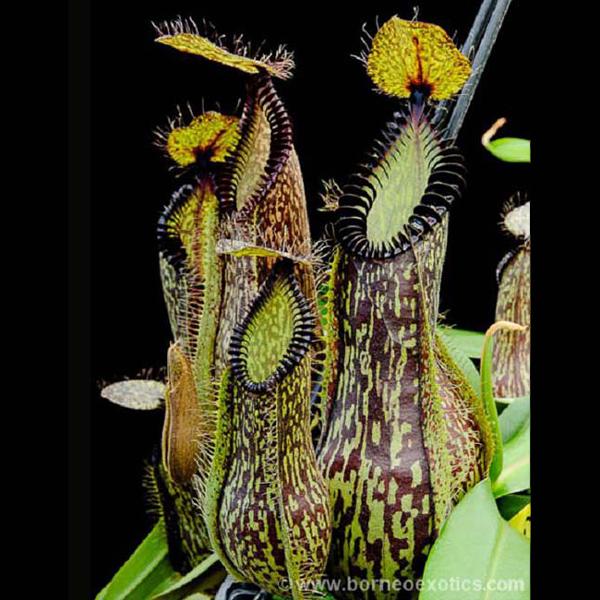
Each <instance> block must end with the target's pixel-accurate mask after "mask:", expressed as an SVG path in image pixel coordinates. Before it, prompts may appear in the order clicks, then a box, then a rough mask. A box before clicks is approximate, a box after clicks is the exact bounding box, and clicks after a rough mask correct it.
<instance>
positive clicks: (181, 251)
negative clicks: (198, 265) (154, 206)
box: [156, 184, 194, 272]
mask: <svg viewBox="0 0 600 600" xmlns="http://www.w3.org/2000/svg"><path fill="white" fill-rule="evenodd" d="M193 193H194V187H193V186H192V185H190V184H185V185H182V186H181V187H180V188H179V189H178V190H177V191H175V192H173V195H172V196H171V199H170V200H169V202H168V204H167V205H166V206H165V207H164V208H163V210H162V211H161V214H160V216H159V218H158V224H157V226H156V237H157V241H158V251H159V253H160V254H161V256H163V257H164V259H165V260H166V261H167V262H168V263H169V265H171V266H172V267H173V268H174V269H175V271H176V272H181V270H182V268H183V266H184V264H185V262H186V259H187V255H186V251H185V248H184V247H183V245H182V243H181V239H180V238H179V236H177V235H174V233H173V231H172V230H171V228H170V227H169V220H170V219H171V217H172V216H173V215H174V214H175V213H176V211H177V210H179V209H180V208H181V207H182V206H183V205H184V204H185V203H186V202H187V201H188V200H189V198H190V196H191V195H192V194H193Z"/></svg>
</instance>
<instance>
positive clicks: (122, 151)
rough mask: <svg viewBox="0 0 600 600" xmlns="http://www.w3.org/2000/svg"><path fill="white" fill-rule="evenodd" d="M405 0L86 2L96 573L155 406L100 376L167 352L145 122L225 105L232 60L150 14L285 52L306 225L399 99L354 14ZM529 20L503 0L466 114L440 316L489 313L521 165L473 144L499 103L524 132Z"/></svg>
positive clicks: (240, 85) (464, 24) (520, 7)
mask: <svg viewBox="0 0 600 600" xmlns="http://www.w3.org/2000/svg"><path fill="white" fill-rule="evenodd" d="M413 4H414V3H409V2H395V3H386V2H365V3H361V4H360V5H352V6H351V5H350V4H349V3H331V2H330V3H325V2H321V3H307V2H296V3H283V2H281V3H277V4H275V3H266V2H255V3H245V4H244V5H241V6H238V5H235V4H232V3H229V2H215V1H213V2H211V3H201V2H171V1H169V2H166V1H165V2H156V3H139V4H137V5H136V3H129V4H126V3H124V2H121V3H117V2H114V1H104V2H102V3H99V2H97V3H95V5H94V7H93V12H92V28H93V38H92V39H93V61H92V82H93V83H92V115H93V122H92V133H93V135H92V252H93V255H92V271H91V273H92V345H91V352H92V379H93V381H92V384H91V385H92V388H91V395H92V398H91V401H92V415H91V416H92V423H91V425H92V473H91V474H92V588H93V591H94V593H96V592H97V591H99V590H100V589H101V587H102V586H103V585H104V584H105V583H106V582H107V581H108V579H110V577H111V576H112V574H113V573H114V572H115V571H116V569H117V568H118V567H119V566H120V565H121V564H122V563H123V562H124V560H125V559H126V558H127V557H128V556H129V555H130V553H131V552H132V551H133V550H134V549H135V547H136V546H137V544H138V543H139V542H140V541H141V539H142V538H143V536H144V535H145V534H146V532H147V531H148V529H149V526H150V519H149V517H148V515H147V514H146V507H145V501H144V492H143V486H142V476H143V461H144V460H145V459H146V458H147V457H148V456H149V454H150V452H151V450H152V447H153V445H154V444H156V443H157V441H158V440H159V436H160V429H161V415H160V414H158V413H157V414H154V413H140V412H133V411H128V410H126V409H122V408H119V407H117V406H113V405H111V404H110V403H108V402H106V401H104V400H102V399H101V398H100V397H99V393H98V392H99V385H100V383H101V382H103V381H113V380H116V379H119V378H122V376H130V377H131V376H135V375H136V374H137V373H139V372H140V371H141V370H142V369H147V368H153V369H159V368H160V367H162V366H163V365H164V362H165V357H166V350H167V347H168V344H169V340H170V334H169V328H168V321H167V315H166V311H165V309H164V305H163V301H162V292H161V289H160V281H159V274H158V265H157V259H156V243H155V224H156V219H157V215H158V212H159V210H160V208H161V207H162V205H163V204H164V203H165V202H166V201H167V199H168V198H169V196H170V194H171V193H172V191H173V190H174V189H175V188H176V186H177V185H178V184H177V182H176V181H175V179H174V177H173V175H172V174H171V173H169V172H168V171H167V167H168V163H167V161H166V159H165V158H164V156H162V155H161V153H160V152H159V151H158V149H156V148H155V147H153V145H152V141H153V135H152V132H153V130H154V129H155V128H156V127H157V126H160V125H163V124H165V123H166V117H167V116H174V115H175V114H176V110H177V109H176V107H177V105H181V106H185V105H186V103H187V102H188V101H189V102H190V104H191V105H192V108H194V109H195V110H196V112H199V111H200V108H201V105H202V98H204V99H205V104H206V107H207V108H215V107H216V104H215V102H220V105H221V109H222V111H223V112H228V111H229V112H231V111H233V109H234V107H235V105H236V101H237V99H238V98H239V97H241V96H242V95H243V91H244V83H245V79H244V76H243V74H241V73H237V72H235V71H234V70H232V69H227V68H226V67H221V66H219V65H212V64H210V63H208V62H207V61H204V60H202V59H200V58H197V57H192V56H186V55H183V54H180V53H177V52H175V51H174V50H172V49H170V48H167V47H165V46H162V45H160V44H156V43H154V42H153V39H154V32H153V28H152V26H151V21H155V22H156V21H162V20H164V19H172V18H174V17H176V16H178V15H181V16H183V17H186V16H192V17H194V18H196V19H198V20H199V19H201V18H202V17H203V16H205V17H207V18H208V19H209V20H210V21H212V22H213V23H214V24H215V25H216V27H217V29H218V30H219V31H220V32H223V33H240V32H243V33H244V34H245V37H246V38H247V39H249V40H252V41H255V42H260V41H262V40H263V39H265V40H266V41H267V43H266V45H265V47H266V48H275V47H276V46H277V45H278V44H280V43H285V44H286V45H287V46H288V47H289V48H290V49H291V50H293V51H294V52H295V58H296V69H295V75H294V77H293V79H292V80H290V81H287V82H277V89H278V91H279V93H280V95H281V97H282V99H283V100H284V102H285V104H286V107H287V109H288V112H289V113H290V115H291V117H292V119H293V122H294V128H295V142H296V148H297V150H298V154H299V156H300V161H301V165H302V168H303V173H304V177H305V185H306V191H307V200H308V205H309V211H310V213H311V217H312V227H313V235H314V237H315V238H316V237H317V236H318V235H319V233H320V231H321V228H322V225H323V221H322V219H323V213H318V212H316V208H317V207H318V206H319V202H320V201H319V198H318V194H319V192H320V191H321V186H320V182H321V180H323V179H328V178H335V179H336V180H338V181H339V182H340V183H343V182H344V178H345V177H347V175H348V174H349V173H351V171H352V169H353V166H354V165H355V164H356V163H358V162H360V161H361V160H362V159H363V157H364V154H365V152H366V151H367V150H369V148H370V146H371V144H372V141H373V139H374V138H375V137H377V136H378V133H379V131H380V130H381V128H382V126H383V125H384V123H385V122H386V121H387V120H388V119H389V118H390V116H391V114H392V112H393V110H394V108H395V102H394V101H393V100H392V99H388V98H385V97H383V96H381V95H378V94H376V93H374V91H373V89H372V85H371V83H370V81H369V79H368V78H367V76H366V74H365V72H364V68H363V67H362V65H361V64H360V63H359V62H358V61H356V60H355V59H353V58H351V56H350V55H352V54H358V53H359V52H360V50H361V48H362V46H361V44H360V38H361V36H362V35H363V34H362V32H361V27H362V25H363V23H366V24H367V30H368V31H369V32H371V33H374V31H375V30H376V25H375V17H376V16H379V21H380V23H383V22H384V21H385V20H387V19H388V18H389V17H390V16H392V15H393V14H398V15H399V16H401V17H403V18H409V19H410V18H412V16H413V9H412V7H413ZM478 5H479V2H477V1H466V0H462V1H460V2H434V1H429V0H424V1H422V2H420V4H419V6H420V12H419V19H420V20H423V21H429V22H434V23H437V24H438V25H441V26H442V27H444V29H446V31H448V32H449V33H450V34H451V35H452V34H453V33H454V32H456V39H457V40H458V41H459V42H460V41H462V40H464V38H465V36H466V34H467V32H468V30H469V28H470V26H471V23H472V20H473V18H474V16H475V14H476V11H477V8H478ZM530 26H531V23H530V20H529V14H528V9H527V2H526V1H525V0H514V1H513V3H512V6H511V8H510V9H509V12H508V15H507V17H506V20H505V23H504V26H503V29H502V31H501V33H500V36H499V39H498V42H497V44H496V46H495V48H494V51H493V54H492V56H491V58H490V61H489V63H488V65H487V67H486V71H485V73H484V75H483V77H482V81H481V84H480V86H479V89H478V91H477V93H476V96H475V98H474V101H473V104H472V106H471V109H470V111H469V114H468V116H467V119H466V121H465V123H464V126H463V130H462V133H461V135H460V137H459V140H458V142H459V145H460V147H461V148H462V150H463V151H464V153H465V155H466V158H467V165H468V168H469V178H468V186H469V187H468V191H467V193H466V195H465V196H464V197H463V198H462V199H461V200H460V202H459V203H458V204H457V205H456V206H455V208H454V209H453V213H452V219H451V224H450V237H449V248H448V255H447V260H446V265H445V271H444V279H443V284H442V298H441V309H442V311H444V312H445V314H446V320H447V321H448V322H450V323H452V324H456V325H458V326H460V327H463V328H467V329H476V330H480V331H483V330H485V329H486V328H487V327H488V326H489V325H490V324H491V323H492V322H493V314H494V303H495V294H496V285H495V277H494V271H495V267H496V264H497V263H498V261H499V260H500V258H501V257H502V255H503V253H504V251H505V250H506V249H507V247H508V246H509V242H508V239H507V238H506V236H505V235H504V234H503V233H502V232H501V231H500V228H499V226H498V223H499V220H500V213H501V211H502V208H503V206H504V205H505V203H506V201H507V200H508V199H509V198H510V196H511V195H512V194H513V193H515V192H516V191H518V190H527V189H528V187H529V166H528V165H518V164H508V163H502V162H500V161H498V160H497V159H495V158H494V157H492V156H491V155H489V154H488V153H487V152H486V151H485V150H484V149H483V148H482V147H481V144H480V138H481V134H482V133H483V132H484V131H485V130H486V129H487V128H488V127H489V126H490V125H491V124H492V123H493V122H494V120H495V119H496V118H498V117H500V116H504V117H507V118H508V124H507V125H506V126H505V128H504V129H503V130H502V133H501V135H514V136H517V137H525V138H529V137H530V122H529V121H530V116H531V104H530V96H529V95H528V94H527V93H525V91H526V90H527V89H528V87H529V86H530V83H531V82H530V78H531V74H530V73H531V64H530V60H529V56H530V48H529V47H528V41H527V40H528V36H527V35H526V34H525V32H526V31H528V30H529V28H530Z"/></svg>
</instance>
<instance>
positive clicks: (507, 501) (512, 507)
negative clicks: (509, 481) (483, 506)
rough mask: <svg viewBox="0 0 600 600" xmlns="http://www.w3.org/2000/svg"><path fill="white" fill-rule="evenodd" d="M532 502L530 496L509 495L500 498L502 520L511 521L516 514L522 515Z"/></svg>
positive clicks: (498, 502)
mask: <svg viewBox="0 0 600 600" xmlns="http://www.w3.org/2000/svg"><path fill="white" fill-rule="evenodd" d="M530 502H531V495H529V494H509V495H508V496H502V498H498V500H497V504H498V510H499V511H500V514H501V515H502V518H503V519H505V520H506V521H510V519H512V518H513V517H514V516H515V515H516V514H518V513H520V512H521V511H522V510H523V509H524V508H525V507H526V506H527V505H528V504H529V503H530Z"/></svg>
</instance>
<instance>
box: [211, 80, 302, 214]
mask: <svg viewBox="0 0 600 600" xmlns="http://www.w3.org/2000/svg"><path fill="white" fill-rule="evenodd" d="M263 115H264V118H265V119H266V122H267V124H268V128H269V129H268V133H269V139H268V144H269V148H268V155H266V156H264V157H263V164H262V165H261V166H260V169H261V173H260V177H259V178H258V181H257V182H256V184H255V185H254V186H253V190H252V192H251V193H250V194H249V196H248V197H247V198H243V199H242V201H241V202H240V199H239V198H238V192H239V186H240V182H241V181H242V176H243V174H244V169H245V168H246V166H247V164H248V161H249V160H250V158H251V155H252V151H253V147H252V145H253V142H254V141H255V136H256V135H258V128H259V119H261V118H262V117H263ZM239 139H240V141H239V143H238V145H237V147H236V149H235V150H234V151H233V152H232V154H231V155H230V156H229V157H228V158H227V159H226V160H225V162H224V164H223V168H222V170H221V172H220V173H219V176H218V178H217V193H218V196H219V200H220V202H221V205H222V207H223V210H224V211H225V212H238V213H239V216H240V218H243V217H244V215H249V214H251V212H252V210H253V209H254V208H255V207H256V205H257V204H258V203H259V202H261V201H262V199H263V198H264V197H265V196H266V194H267V193H268V192H269V190H270V189H271V187H272V185H273V184H274V182H275V180H276V179H277V176H278V175H279V173H280V172H281V170H282V169H283V167H284V165H285V163H286V162H287V160H288V159H289V157H290V154H291V152H292V148H293V140H292V122H291V119H290V117H289V115H288V113H287V111H286V109H285V107H284V105H283V102H282V101H281V99H280V98H279V96H278V94H277V92H276V91H275V87H274V86H273V81H272V79H271V77H270V76H269V74H268V73H267V72H265V71H263V72H261V73H260V74H258V75H256V76H253V77H252V78H251V80H250V81H249V82H248V87H247V93H246V101H245V103H244V108H243V112H242V116H241V119H240V123H239Z"/></svg>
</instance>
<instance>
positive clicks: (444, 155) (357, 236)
mask: <svg viewBox="0 0 600 600" xmlns="http://www.w3.org/2000/svg"><path fill="white" fill-rule="evenodd" d="M407 118H408V114H405V113H395V114H394V120H393V121H391V122H390V123H388V125H387V126H386V128H385V130H384V132H383V138H384V142H376V147H375V149H374V150H373V152H372V153H371V154H370V156H372V157H373V159H374V160H372V161H371V162H370V163H368V164H364V165H360V167H359V172H358V173H356V174H355V175H354V176H353V177H352V179H351V182H350V183H349V184H348V185H346V186H345V187H344V194H343V195H342V197H341V198H340V203H339V209H338V213H337V221H336V234H337V238H338V240H339V241H340V243H341V244H342V246H343V247H344V249H345V250H346V251H348V252H349V253H350V254H353V255H355V256H358V257H361V258H366V259H384V258H391V257H393V256H396V255H398V254H401V253H402V252H405V251H406V250H408V249H409V248H411V247H412V245H414V244H415V243H416V242H418V241H419V240H420V239H421V237H422V236H423V234H424V233H425V232H427V231H430V230H431V229H432V228H433V227H434V226H435V225H436V224H438V223H440V222H441V220H442V218H443V217H444V216H445V215H446V213H448V212H449V210H450V207H451V206H452V204H453V202H454V201H455V200H456V199H457V198H459V197H460V195H461V194H462V191H463V189H464V187H465V184H466V181H465V177H464V174H465V171H466V169H465V166H464V159H463V156H462V154H461V153H460V151H459V150H458V149H457V148H456V147H455V146H453V142H452V141H451V140H447V141H445V140H441V139H437V138H434V137H432V138H431V139H430V140H428V143H429V144H431V150H430V152H433V151H434V150H438V151H439V156H440V159H439V160H438V162H437V164H436V166H435V168H434V169H433V171H432V172H431V175H430V177H429V181H428V183H427V187H426V188H425V192H424V194H423V196H422V198H421V201H420V203H419V204H418V205H417V206H416V207H415V209H414V211H413V214H412V215H411V216H410V217H409V219H408V223H407V224H406V225H405V226H404V231H399V232H398V233H397V234H396V235H395V236H394V237H393V238H392V240H390V241H386V242H383V243H378V244H374V243H373V242H371V241H370V240H369V239H368V238H367V215H368V213H369V210H370V209H371V206H372V205H373V203H374V201H375V194H376V189H375V188H374V187H373V185H372V183H371V182H370V181H369V177H375V175H374V169H375V168H376V167H377V166H379V165H380V164H382V163H384V162H385V160H386V156H385V155H386V153H387V152H388V151H389V150H390V149H391V147H392V145H394V144H396V143H397V141H398V140H399V138H400V136H402V135H403V126H404V124H405V122H406V120H407ZM422 118H427V115H426V114H424V115H423V117H422Z"/></svg>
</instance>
